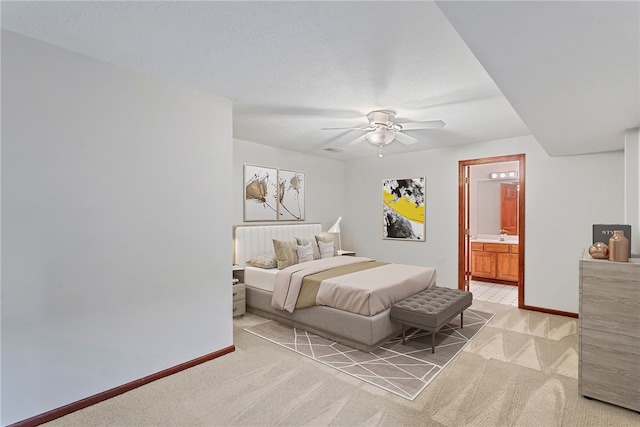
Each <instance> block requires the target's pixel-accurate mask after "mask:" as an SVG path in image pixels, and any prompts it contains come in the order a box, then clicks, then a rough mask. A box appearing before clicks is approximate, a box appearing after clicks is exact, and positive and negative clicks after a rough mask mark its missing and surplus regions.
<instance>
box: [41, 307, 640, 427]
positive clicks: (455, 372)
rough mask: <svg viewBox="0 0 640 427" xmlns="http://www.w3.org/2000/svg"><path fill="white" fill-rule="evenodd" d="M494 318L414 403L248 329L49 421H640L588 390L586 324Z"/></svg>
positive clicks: (135, 426)
mask: <svg viewBox="0 0 640 427" xmlns="http://www.w3.org/2000/svg"><path fill="white" fill-rule="evenodd" d="M471 308H472V309H477V310H481V311H486V312H490V313H495V317H494V318H493V319H492V320H491V321H490V322H489V324H488V325H487V326H486V327H485V328H483V329H482V330H481V331H480V332H479V333H478V335H476V337H475V338H474V339H473V340H472V341H471V342H470V343H469V345H467V346H466V347H465V348H464V349H463V350H462V351H461V352H460V354H458V356H456V357H455V358H454V359H453V360H452V362H451V363H450V364H449V365H448V366H447V368H446V369H444V370H443V371H442V373H441V374H440V375H438V376H437V377H436V378H435V379H434V380H433V381H432V382H431V384H429V386H428V387H427V388H426V389H425V390H424V391H423V392H422V393H420V394H419V395H418V397H417V398H416V399H415V400H413V401H411V400H407V399H404V398H401V397H399V396H396V395H394V394H392V393H388V392H386V391H384V390H382V389H380V388H379V387H375V386H373V385H371V384H368V383H366V382H364V381H361V380H358V379H356V378H354V377H352V376H349V375H344V374H343V373H342V372H339V371H337V370H335V369H333V368H330V367H328V366H325V365H322V364H320V363H317V362H315V361H313V360H311V359H309V358H306V357H300V356H299V355H298V354H296V353H294V352H292V351H290V350H288V349H285V348H283V347H280V346H277V345H274V344H273V343H271V342H269V341H267V340H264V339H262V338H259V337H257V336H255V335H252V334H249V333H247V332H245V331H244V329H245V328H247V327H249V326H252V325H256V324H258V323H263V322H264V321H265V319H263V318H260V317H257V316H253V315H250V314H247V315H245V316H243V317H240V318H237V319H234V344H235V346H236V351H234V352H233V353H230V354H227V355H225V356H223V357H220V358H218V359H215V360H212V361H210V362H206V363H203V364H201V365H198V366H196V367H194V368H191V369H187V370H185V371H182V372H180V373H178V374H175V375H172V376H170V377H167V378H163V379H162V380H159V381H155V382H153V383H151V384H147V385H145V386H143V387H140V388H137V389H135V390H132V391H130V392H128V393H125V394H123V395H121V396H117V397H115V398H113V399H109V400H107V401H104V402H102V403H99V404H97V405H94V406H91V407H89V408H86V409H84V410H81V411H78V412H76V413H73V414H70V415H68V416H66V417H63V418H60V419H58V420H55V421H52V422H51V423H50V424H49V425H55V426H64V427H74V426H78V427H80V426H81V427H87V426H109V427H111V426H119V427H142V426H162V427H164V426H166V427H175V426H181V427H182V426H215V427H217V426H252V427H255V426H265V427H266V426H438V427H443V426H454V427H462V426H479V427H485V426H486V427H503V426H504V427H510V426H515V427H526V426H536V427H556V426H557V427H609V426H611V427H632V426H633V427H638V426H639V425H640V415H638V414H637V413H636V412H633V411H630V410H627V409H623V408H619V407H617V406H613V405H609V404H607V403H603V402H599V401H596V400H588V399H585V398H583V397H581V396H580V395H579V394H578V380H577V378H578V334H577V330H578V321H577V319H572V318H568V317H562V316H554V315H549V314H544V313H537V312H533V311H527V310H519V309H517V308H515V307H509V306H503V305H498V304H491V303H485V302H482V301H474V302H473V305H472V306H471Z"/></svg>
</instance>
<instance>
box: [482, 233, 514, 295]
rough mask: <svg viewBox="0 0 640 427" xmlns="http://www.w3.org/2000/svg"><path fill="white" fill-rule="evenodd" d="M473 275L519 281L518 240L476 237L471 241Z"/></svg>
mask: <svg viewBox="0 0 640 427" xmlns="http://www.w3.org/2000/svg"><path fill="white" fill-rule="evenodd" d="M471 276H472V277H473V278H479V279H497V280H501V281H505V282H513V284H514V285H516V284H517V283H518V276H519V274H518V242H517V241H514V240H505V241H500V240H499V239H476V240H472V241H471Z"/></svg>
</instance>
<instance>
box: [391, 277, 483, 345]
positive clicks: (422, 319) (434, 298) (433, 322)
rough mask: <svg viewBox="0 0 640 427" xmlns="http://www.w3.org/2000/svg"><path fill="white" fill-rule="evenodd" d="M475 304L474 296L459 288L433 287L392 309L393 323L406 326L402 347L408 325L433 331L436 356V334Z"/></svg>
mask: <svg viewBox="0 0 640 427" xmlns="http://www.w3.org/2000/svg"><path fill="white" fill-rule="evenodd" d="M472 302H473V294H472V293H471V292H467V291H461V290H459V289H449V288H439V287H437V286H436V287H433V288H430V289H425V290H424V291H421V292H418V293H417V294H415V295H412V296H410V297H409V298H406V299H404V300H402V301H399V302H397V303H395V304H394V305H393V306H392V307H391V312H390V316H391V319H392V320H395V321H396V322H398V323H401V324H402V344H404V343H405V329H406V326H412V327H414V328H418V329H423V330H425V331H430V332H431V353H435V351H436V350H435V347H436V333H437V332H438V331H439V330H440V329H441V328H442V327H443V326H444V325H446V324H447V323H448V322H449V321H450V320H451V319H453V318H454V317H456V316H457V315H458V314H459V315H460V327H461V328H462V313H463V311H464V310H465V309H466V308H467V307H469V306H470V305H471V303H472Z"/></svg>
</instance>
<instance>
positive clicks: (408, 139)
mask: <svg viewBox="0 0 640 427" xmlns="http://www.w3.org/2000/svg"><path fill="white" fill-rule="evenodd" d="M365 136H366V135H365ZM396 140H397V141H399V142H402V143H403V144H405V145H411V144H414V143H416V142H418V140H417V139H416V138H414V137H412V136H409V135H405V134H404V133H402V132H396Z"/></svg>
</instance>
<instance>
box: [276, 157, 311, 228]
mask: <svg viewBox="0 0 640 427" xmlns="http://www.w3.org/2000/svg"><path fill="white" fill-rule="evenodd" d="M305 186H306V181H305V176H304V173H302V172H296V171H289V170H285V169H278V220H279V221H303V220H304V214H305Z"/></svg>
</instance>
